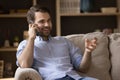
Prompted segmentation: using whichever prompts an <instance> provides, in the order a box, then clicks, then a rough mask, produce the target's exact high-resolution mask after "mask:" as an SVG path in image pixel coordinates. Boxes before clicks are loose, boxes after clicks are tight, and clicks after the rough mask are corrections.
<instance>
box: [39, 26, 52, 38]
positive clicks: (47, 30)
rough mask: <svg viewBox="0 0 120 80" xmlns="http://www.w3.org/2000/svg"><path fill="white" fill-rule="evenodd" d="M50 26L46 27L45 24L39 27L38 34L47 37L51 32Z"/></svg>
mask: <svg viewBox="0 0 120 80" xmlns="http://www.w3.org/2000/svg"><path fill="white" fill-rule="evenodd" d="M51 30H52V29H51V28H50V27H48V26H45V27H43V28H41V30H40V36H41V37H49V36H50V33H51Z"/></svg>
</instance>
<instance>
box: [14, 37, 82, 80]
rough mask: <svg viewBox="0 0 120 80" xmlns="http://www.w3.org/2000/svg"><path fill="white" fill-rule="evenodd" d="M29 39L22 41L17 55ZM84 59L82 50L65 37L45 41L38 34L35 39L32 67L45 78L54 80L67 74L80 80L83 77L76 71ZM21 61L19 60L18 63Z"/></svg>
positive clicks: (45, 79)
mask: <svg viewBox="0 0 120 80" xmlns="http://www.w3.org/2000/svg"><path fill="white" fill-rule="evenodd" d="M26 43H27V40H24V41H22V42H21V43H20V44H19V46H18V50H17V54H16V55H17V57H18V56H19V55H20V54H21V52H22V51H23V49H24V48H25V46H26ZM81 59H82V54H81V51H80V49H79V48H78V47H76V46H74V45H73V43H71V42H70V41H69V40H67V39H66V38H63V37H50V38H49V40H48V41H43V40H42V38H41V37H39V36H36V39H35V41H34V60H33V65H32V68H34V69H36V70H37V71H38V72H39V73H40V74H41V76H42V77H43V79H44V80H54V79H57V78H62V77H64V76H66V75H69V76H70V77H72V78H74V79H76V80H78V79H80V78H81V76H80V75H79V74H77V72H76V71H75V69H78V67H79V65H80V63H81ZM18 64H19V63H18V62H17V65H18Z"/></svg>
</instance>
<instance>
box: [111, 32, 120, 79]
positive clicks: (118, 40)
mask: <svg viewBox="0 0 120 80" xmlns="http://www.w3.org/2000/svg"><path fill="white" fill-rule="evenodd" d="M110 52H111V63H112V69H111V76H112V80H120V33H114V34H112V35H110Z"/></svg>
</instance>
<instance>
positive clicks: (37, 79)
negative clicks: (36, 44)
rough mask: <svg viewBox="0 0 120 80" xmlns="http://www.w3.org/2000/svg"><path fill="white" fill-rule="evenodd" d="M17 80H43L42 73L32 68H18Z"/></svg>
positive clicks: (15, 77)
mask: <svg viewBox="0 0 120 80" xmlns="http://www.w3.org/2000/svg"><path fill="white" fill-rule="evenodd" d="M14 79H15V80H42V78H41V76H40V74H39V73H38V72H37V71H36V70H34V69H32V68H17V70H16V72H15V76H14Z"/></svg>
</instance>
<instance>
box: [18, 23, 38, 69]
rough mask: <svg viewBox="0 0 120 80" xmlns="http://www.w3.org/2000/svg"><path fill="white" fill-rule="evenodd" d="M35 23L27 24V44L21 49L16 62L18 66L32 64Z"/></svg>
mask: <svg viewBox="0 0 120 80" xmlns="http://www.w3.org/2000/svg"><path fill="white" fill-rule="evenodd" d="M35 29H36V27H35V25H33V24H30V25H29V31H28V35H29V37H28V39H27V44H26V46H25V48H24V50H23V51H22V54H21V55H20V56H19V57H18V63H19V65H20V67H22V68H29V67H31V66H32V63H33V53H34V40H35V37H36V32H35Z"/></svg>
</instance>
